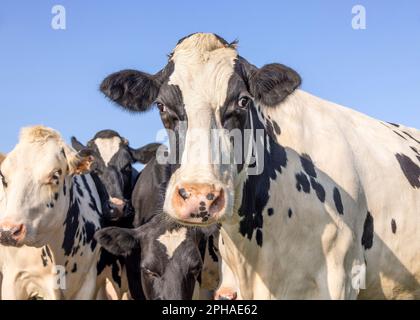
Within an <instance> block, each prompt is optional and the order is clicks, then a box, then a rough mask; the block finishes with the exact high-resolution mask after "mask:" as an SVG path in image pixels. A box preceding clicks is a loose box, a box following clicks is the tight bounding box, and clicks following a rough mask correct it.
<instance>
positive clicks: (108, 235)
mask: <svg viewBox="0 0 420 320" xmlns="http://www.w3.org/2000/svg"><path fill="white" fill-rule="evenodd" d="M95 239H96V240H97V241H98V243H99V244H100V245H101V246H102V247H103V248H104V249H105V250H106V251H108V252H110V253H112V254H114V255H117V256H127V255H129V254H130V253H131V251H132V250H133V249H134V248H136V247H137V246H139V243H138V240H137V237H136V231H135V230H133V229H125V228H118V227H109V228H104V229H101V230H99V231H97V232H96V233H95Z"/></svg>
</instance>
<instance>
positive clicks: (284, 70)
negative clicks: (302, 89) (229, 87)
mask: <svg viewBox="0 0 420 320" xmlns="http://www.w3.org/2000/svg"><path fill="white" fill-rule="evenodd" d="M301 82H302V80H301V78H300V76H299V74H298V73H297V72H296V71H294V70H293V69H291V68H289V67H286V66H284V65H282V64H278V63H272V64H267V65H265V66H263V67H262V68H261V69H256V70H254V72H252V75H251V76H250V79H249V86H250V91H251V94H252V95H253V96H254V98H255V99H256V100H257V101H260V102H261V103H262V104H264V105H266V106H268V107H274V106H276V105H278V104H279V103H280V102H282V101H283V100H284V99H285V98H286V97H287V96H288V95H290V94H291V93H292V92H293V91H295V90H296V88H298V87H299V86H300V84H301Z"/></svg>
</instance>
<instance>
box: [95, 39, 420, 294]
mask: <svg viewBox="0 0 420 320" xmlns="http://www.w3.org/2000/svg"><path fill="white" fill-rule="evenodd" d="M300 82H301V80H300V77H299V75H298V74H297V73H296V72H295V71H294V70H292V69H290V68H288V67H286V66H283V65H280V64H269V65H265V66H263V67H262V68H257V67H256V66H254V65H252V64H250V63H249V62H248V61H246V60H245V59H244V58H242V57H240V56H239V55H238V52H237V50H236V46H235V44H232V43H228V42H226V41H225V40H223V39H222V38H220V37H219V36H216V35H214V34H204V33H198V34H194V35H191V36H188V37H186V38H184V39H182V40H181V41H179V43H178V44H177V46H176V47H175V49H174V51H173V53H172V54H171V55H170V57H169V62H168V64H167V66H166V67H165V68H164V69H162V70H161V71H159V72H158V73H156V74H155V75H150V74H147V73H142V72H139V71H135V70H125V71H121V72H117V73H115V74H112V75H110V76H109V77H108V78H106V79H105V80H104V81H103V83H102V85H101V90H102V91H103V92H104V93H105V94H106V95H107V96H108V97H109V98H111V99H112V100H114V101H115V102H117V103H118V104H120V105H121V106H123V107H124V108H126V109H129V110H131V111H145V110H147V109H149V108H150V106H151V105H152V104H153V102H156V105H157V107H158V108H159V111H160V114H161V118H162V121H163V124H164V125H165V127H166V128H167V129H168V130H171V131H175V132H176V133H177V134H178V136H180V137H181V138H184V140H183V141H182V139H181V142H183V143H182V144H181V143H180V142H179V141H180V139H178V140H176V139H172V141H171V142H172V146H171V149H172V150H175V149H176V148H177V147H181V146H182V145H183V144H184V145H185V148H183V149H182V148H178V149H179V150H177V151H178V152H179V154H180V155H181V158H180V159H178V160H179V161H180V164H181V165H180V167H179V169H177V171H175V173H174V174H173V175H172V177H171V180H170V182H169V185H168V188H167V191H166V199H165V204H164V211H165V212H167V213H168V214H169V216H170V217H172V218H174V219H176V220H178V221H180V222H181V223H183V224H187V225H195V226H200V225H208V224H212V223H217V222H221V223H222V229H221V234H222V236H223V239H224V242H225V247H226V250H224V252H225V253H224V254H223V258H224V261H225V262H226V263H227V264H228V266H229V267H230V268H231V270H232V272H233V274H234V275H235V278H236V279H237V280H238V284H239V291H240V295H241V297H242V298H244V299H354V298H358V297H359V298H420V214H419V208H420V151H419V150H420V133H419V131H417V130H415V129H410V130H406V129H405V128H403V127H399V126H397V125H392V124H387V123H384V122H381V121H378V120H376V119H373V118H370V117H368V116H365V115H363V114H361V113H359V112H356V111H354V110H351V109H348V108H345V107H342V106H339V105H337V104H334V103H331V102H328V101H325V100H322V99H320V98H317V97H315V96H313V95H311V94H309V93H306V92H304V91H301V90H296V89H297V87H298V86H299V85H300ZM233 131H234V132H236V133H238V131H239V132H240V133H242V136H241V137H242V138H243V139H244V144H245V146H248V145H251V146H252V148H251V149H252V150H250V148H245V151H242V150H241V148H239V147H240V146H242V141H241V140H240V139H235V138H237V134H236V135H233V134H232V132H233ZM247 133H249V134H248V135H247ZM215 138H216V139H215ZM177 141H178V143H176V142H177ZM238 150H241V151H242V152H239V153H238V152H237V151H238ZM209 151H216V152H209ZM251 151H252V152H251ZM238 154H239V157H238ZM215 155H216V157H214V156H215ZM220 155H222V156H223V157H222V159H230V158H233V159H234V160H235V162H228V163H225V162H223V161H220V160H219V159H218V158H217V157H220ZM252 156H254V157H252ZM218 160H219V161H218Z"/></svg>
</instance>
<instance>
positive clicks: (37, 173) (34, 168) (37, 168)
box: [2, 141, 66, 178]
mask: <svg viewBox="0 0 420 320" xmlns="http://www.w3.org/2000/svg"><path fill="white" fill-rule="evenodd" d="M65 165H66V158H65V153H64V149H63V148H62V147H60V146H58V145H57V143H56V142H55V141H46V142H45V143H42V144H38V143H19V144H18V145H17V146H16V147H15V149H14V150H13V151H12V152H10V154H9V155H8V157H7V158H6V160H5V161H4V163H3V165H2V171H3V172H5V173H9V174H14V173H18V172H21V171H24V172H26V173H27V176H28V177H29V176H30V175H29V173H30V172H31V175H32V176H34V177H39V178H43V176H44V175H45V174H48V173H49V172H50V171H52V170H54V169H61V168H64V166H65Z"/></svg>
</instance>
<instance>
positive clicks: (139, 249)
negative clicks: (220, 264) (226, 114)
mask: <svg viewBox="0 0 420 320" xmlns="http://www.w3.org/2000/svg"><path fill="white" fill-rule="evenodd" d="M172 171H173V167H172V166H171V165H164V164H159V163H158V161H157V159H156V158H154V159H152V161H151V162H149V163H148V164H147V165H146V166H145V168H144V169H143V171H142V172H141V175H140V177H139V179H138V181H137V184H136V187H135V189H134V191H133V206H134V208H135V211H136V216H135V220H134V221H135V222H134V225H135V226H137V228H136V229H126V228H118V227H111V228H105V229H102V230H100V231H98V232H97V234H96V238H97V239H98V242H99V243H100V244H101V245H102V246H103V247H104V248H105V249H106V250H108V251H109V252H111V253H112V254H114V255H119V256H127V275H128V280H129V285H130V292H131V295H132V296H133V298H136V299H142V298H146V299H148V300H156V299H163V300H189V299H191V298H192V297H193V293H194V288H195V285H196V280H197V279H199V278H203V277H207V279H208V278H211V277H209V275H208V274H202V271H203V259H204V257H205V256H206V255H205V252H204V250H206V244H207V240H208V239H211V238H210V237H212V233H213V232H214V231H215V230H214V228H211V230H206V231H205V232H203V231H202V230H200V229H197V228H188V227H185V226H182V225H179V224H178V223H175V222H173V221H170V220H168V219H167V217H166V215H164V214H163V213H162V205H163V200H164V192H165V189H166V185H167V183H168V182H169V179H170V176H171V173H172ZM207 250H213V247H212V246H210V247H207ZM206 270H207V269H206ZM209 271H210V270H209ZM214 277H217V274H215V275H213V279H214ZM210 283H212V284H213V283H214V282H211V281H207V283H206V288H207V289H209V290H211V289H213V290H214V289H216V287H217V283H218V281H217V280H215V285H214V286H213V287H210V285H209V284H210Z"/></svg>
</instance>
